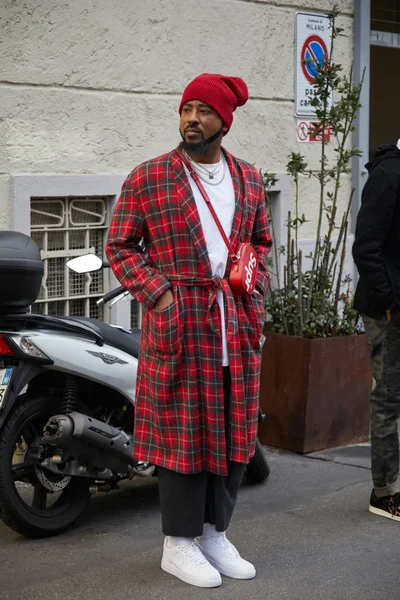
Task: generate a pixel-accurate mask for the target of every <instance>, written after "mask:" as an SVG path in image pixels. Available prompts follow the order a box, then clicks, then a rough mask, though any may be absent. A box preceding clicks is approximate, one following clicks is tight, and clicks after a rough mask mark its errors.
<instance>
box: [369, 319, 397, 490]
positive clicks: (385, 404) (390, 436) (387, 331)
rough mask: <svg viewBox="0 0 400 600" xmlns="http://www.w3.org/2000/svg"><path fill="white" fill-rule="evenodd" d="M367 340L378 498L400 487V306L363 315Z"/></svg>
mask: <svg viewBox="0 0 400 600" xmlns="http://www.w3.org/2000/svg"><path fill="white" fill-rule="evenodd" d="M363 321H364V326H365V333H366V336H367V341H368V343H369V344H370V346H371V349H372V351H371V357H372V370H373V375H374V379H375V383H376V385H375V387H374V390H373V392H372V394H371V470H372V479H373V482H374V488H375V493H376V495H377V496H378V498H382V497H384V496H393V495H394V494H396V493H397V492H399V491H400V481H399V434H398V426H397V422H398V419H399V417H400V309H396V310H395V311H393V314H392V319H391V321H390V322H388V321H387V319H386V318H385V317H382V318H381V319H372V318H371V317H367V316H363Z"/></svg>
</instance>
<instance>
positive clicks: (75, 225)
mask: <svg viewBox="0 0 400 600" xmlns="http://www.w3.org/2000/svg"><path fill="white" fill-rule="evenodd" d="M109 204H110V198H109V197H96V198H76V197H75V198H73V197H65V198H32V199H31V236H32V238H33V239H34V240H35V242H36V243H37V244H38V246H39V248H40V249H41V251H42V258H43V262H44V278H43V282H42V287H41V290H40V294H39V297H38V299H37V301H36V303H35V304H34V305H33V307H32V312H36V313H39V314H49V315H55V316H64V315H66V316H68V315H70V316H86V317H92V318H95V319H105V318H106V319H107V320H108V311H104V312H103V307H99V306H97V304H96V301H97V300H98V298H100V297H101V296H103V294H105V293H106V292H107V291H108V289H109V287H108V271H106V270H104V271H103V270H100V271H96V272H94V273H88V274H85V273H82V274H78V273H74V272H73V271H70V270H69V269H68V268H67V267H66V262H67V260H68V258H72V257H74V256H78V255H80V254H85V253H88V252H94V253H95V254H97V256H100V257H101V258H102V259H103V260H104V259H105V255H104V245H105V242H106V235H107V228H108V218H109V209H108V207H109Z"/></svg>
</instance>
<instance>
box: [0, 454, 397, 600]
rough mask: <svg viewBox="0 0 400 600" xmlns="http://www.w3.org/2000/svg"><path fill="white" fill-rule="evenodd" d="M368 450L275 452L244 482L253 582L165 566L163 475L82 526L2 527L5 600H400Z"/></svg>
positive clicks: (128, 490)
mask: <svg viewBox="0 0 400 600" xmlns="http://www.w3.org/2000/svg"><path fill="white" fill-rule="evenodd" d="M369 450H370V449H369V447H368V446H367V445H362V446H355V447H350V448H344V449H340V450H333V451H332V450H330V451H326V452H320V453H315V454H313V455H309V456H307V457H306V456H300V455H296V454H292V453H288V452H279V451H276V450H271V449H268V450H267V455H268V458H269V461H270V464H271V476H270V478H269V480H268V482H267V483H266V484H264V485H257V486H253V485H244V486H243V487H242V489H241V492H240V498H239V502H238V506H237V510H236V513H235V517H234V521H233V522H232V525H231V528H230V538H231V540H232V541H233V542H234V543H236V544H237V546H238V548H239V549H240V550H241V552H242V554H243V556H245V557H246V558H247V559H249V560H251V561H253V562H254V563H255V564H256V567H257V570H258V574H257V577H256V579H254V580H253V581H234V580H231V579H228V578H223V579H224V581H223V585H222V587H221V588H218V589H214V590H204V589H199V588H194V587H191V586H188V585H186V584H184V583H182V582H180V581H178V580H176V579H175V578H173V577H171V576H168V575H167V574H165V573H163V572H162V571H161V570H160V566H159V564H160V559H161V545H162V537H161V535H160V516H159V509H158V489H157V482H156V480H152V481H150V482H146V483H145V482H142V481H138V482H136V483H134V484H132V483H131V484H129V485H126V486H125V487H124V489H123V490H121V491H119V492H113V493H112V494H109V495H107V496H98V497H96V498H94V499H92V502H91V506H90V509H89V511H88V513H87V515H86V516H85V518H83V519H81V520H80V522H79V525H78V526H77V527H75V528H74V529H73V530H71V531H69V532H68V533H66V534H64V535H62V536H59V537H58V538H52V539H48V540H37V541H30V540H24V539H23V538H21V537H20V536H18V535H16V534H14V533H13V532H11V531H9V530H8V529H7V528H6V527H5V526H4V525H0V598H1V600H61V599H62V600H78V599H79V600H122V599H123V600H136V599H138V600H139V599H142V598H143V597H144V598H145V600H152V599H153V598H154V599H156V598H157V599H161V600H181V599H182V600H183V599H185V600H187V598H190V599H191V600H196V599H198V598H210V599H212V598H218V599H225V598H226V599H228V598H229V599H230V600H236V599H237V600H242V599H243V598H246V600H247V599H248V600H256V599H257V600H378V599H384V600H397V598H399V596H400V575H399V547H400V542H399V540H400V523H396V522H392V521H390V520H389V519H383V518H381V517H376V516H374V515H371V514H370V513H368V511H367V506H368V499H369V494H370V490H371V483H370V472H369Z"/></svg>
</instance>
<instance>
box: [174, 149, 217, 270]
mask: <svg viewBox="0 0 400 600" xmlns="http://www.w3.org/2000/svg"><path fill="white" fill-rule="evenodd" d="M171 162H172V168H173V170H174V173H175V180H176V187H177V192H178V198H179V202H180V204H181V207H182V210H183V214H184V216H185V219H186V223H187V225H188V227H189V230H190V233H191V234H192V237H193V243H194V245H195V247H196V250H197V253H198V255H199V258H200V262H201V264H202V265H203V267H204V270H205V276H206V277H212V270H211V263H210V259H209V256H208V250H207V244H206V240H205V237H204V233H203V228H202V226H201V221H200V216H199V211H198V210H197V205H196V201H195V199H194V196H193V194H192V189H191V187H190V183H189V181H188V178H187V175H186V171H185V169H184V168H183V165H182V162H181V159H180V157H179V155H178V154H177V153H176V152H175V151H174V152H173V153H172V156H171Z"/></svg>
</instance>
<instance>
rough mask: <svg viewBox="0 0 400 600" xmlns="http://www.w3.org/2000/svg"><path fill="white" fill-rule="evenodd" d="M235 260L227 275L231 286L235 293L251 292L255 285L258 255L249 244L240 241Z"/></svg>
mask: <svg viewBox="0 0 400 600" xmlns="http://www.w3.org/2000/svg"><path fill="white" fill-rule="evenodd" d="M237 258H238V260H237V262H236V263H235V264H234V265H233V266H232V269H231V273H230V276H229V283H230V285H231V288H232V290H233V291H234V292H236V293H237V294H243V293H247V294H252V293H253V292H254V288H255V285H256V277H257V267H258V255H257V252H256V250H255V248H254V246H252V245H251V244H247V243H242V244H240V246H239V250H238V252H237Z"/></svg>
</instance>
